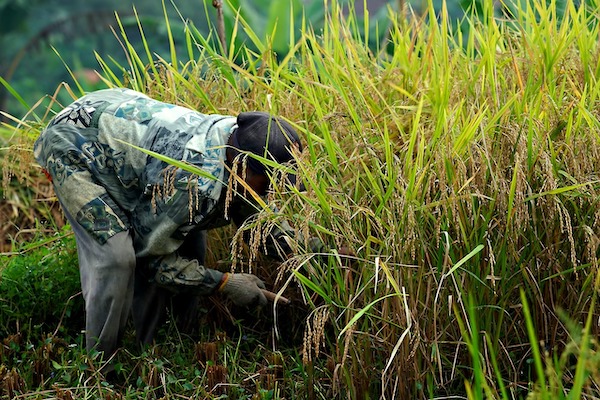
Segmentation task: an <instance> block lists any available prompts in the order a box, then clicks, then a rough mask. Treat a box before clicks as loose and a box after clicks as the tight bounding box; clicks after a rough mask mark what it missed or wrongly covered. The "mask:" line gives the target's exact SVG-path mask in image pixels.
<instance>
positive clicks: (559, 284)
mask: <svg viewBox="0 0 600 400" xmlns="http://www.w3.org/2000/svg"><path fill="white" fill-rule="evenodd" d="M329 4H330V5H331V6H332V10H331V12H330V13H328V14H327V15H326V18H325V24H324V28H323V30H322V31H318V32H315V31H314V30H312V29H311V27H310V26H309V25H307V24H306V23H304V24H302V25H301V26H300V29H301V32H302V34H301V36H300V39H299V40H298V41H297V42H296V43H295V44H294V46H292V47H290V49H289V52H288V54H283V55H282V54H278V55H277V56H276V55H275V54H273V52H272V50H273V48H272V41H271V40H270V39H269V37H268V36H267V37H264V38H263V37H260V36H259V35H257V34H255V31H253V29H252V27H251V26H250V25H249V24H247V23H246V22H245V21H244V20H243V18H241V17H240V18H239V20H238V25H237V30H243V31H244V34H245V36H246V37H248V38H250V40H252V41H253V46H254V47H255V48H256V49H258V51H254V50H250V49H249V48H247V47H244V46H243V45H237V44H235V43H236V41H235V37H232V38H229V40H230V43H233V44H232V45H231V48H230V51H229V52H228V53H227V55H223V54H222V53H221V51H220V50H221V49H220V48H218V47H216V46H213V45H211V43H214V42H213V41H212V40H211V38H207V37H203V36H202V35H201V34H200V33H199V32H198V31H197V30H196V29H194V27H193V26H192V25H188V26H187V28H186V38H187V41H186V51H187V55H188V57H187V59H185V60H182V59H181V57H179V56H177V55H176V54H177V53H176V52H175V51H174V49H173V51H172V52H171V54H170V55H156V54H153V53H152V51H151V49H150V48H148V46H146V47H145V48H142V49H136V48H134V47H133V46H131V45H129V41H128V39H127V37H126V35H125V33H124V30H122V31H121V34H122V36H121V41H122V43H123V44H124V48H125V49H126V51H127V53H128V55H129V60H130V64H129V65H125V66H121V65H114V63H111V62H110V60H107V59H105V58H103V57H102V56H101V55H98V61H99V65H100V69H101V70H100V72H99V73H100V75H101V76H102V78H103V79H104V81H105V83H106V84H107V85H108V86H122V85H124V86H129V87H133V88H135V89H137V90H141V91H144V92H146V93H148V94H149V95H151V96H155V97H158V98H160V99H163V100H166V101H172V102H176V103H178V104H182V105H186V106H188V107H192V108H194V109H197V110H199V111H200V112H206V113H213V112H217V113H221V114H232V115H234V114H237V113H238V112H240V111H245V110H254V109H258V110H266V111H270V112H273V113H275V114H279V115H282V116H284V117H285V118H287V119H288V120H289V121H290V122H291V123H293V124H294V126H295V127H296V128H297V130H298V131H299V132H300V133H301V136H302V137H303V139H304V141H305V144H306V150H305V152H304V153H303V154H301V155H299V156H298V167H297V168H298V172H299V175H300V176H301V178H302V180H303V182H304V183H305V185H306V187H307V191H306V192H302V193H300V192H298V191H297V190H293V189H290V190H286V189H278V188H279V186H278V185H274V188H275V189H274V190H273V192H272V193H271V194H270V195H269V200H270V202H271V203H274V204H275V205H276V206H277V208H278V209H279V210H280V212H279V213H278V214H273V213H272V212H270V211H269V209H265V210H262V211H261V212H260V218H259V221H258V223H255V224H252V225H249V226H247V227H246V229H249V230H251V231H252V233H253V234H254V235H258V236H260V232H261V231H262V229H263V228H265V227H268V226H269V225H270V224H273V223H278V221H280V220H282V219H286V220H288V221H289V222H291V223H292V225H294V226H296V227H297V229H298V231H299V232H302V233H303V237H310V236H318V237H319V238H320V239H321V240H322V241H323V242H324V243H326V244H327V248H328V249H329V250H328V251H326V252H324V253H323V254H308V253H305V252H302V251H301V250H300V252H299V254H298V255H297V256H295V257H294V258H292V259H290V260H288V261H287V262H285V263H283V264H281V265H274V264H273V263H272V262H269V261H268V260H263V259H261V258H258V259H257V261H256V262H255V265H253V266H252V268H254V269H253V270H254V271H257V273H258V274H259V275H261V276H263V277H265V278H266V279H267V281H268V282H269V284H271V285H274V286H275V287H276V288H277V289H278V290H280V292H281V293H283V294H285V295H286V296H287V297H290V298H292V299H293V300H294V301H295V303H296V306H294V307H295V308H293V309H292V310H293V312H291V313H290V312H289V311H284V310H282V309H281V308H282V307H281V306H277V307H275V308H274V309H273V310H271V313H272V315H271V316H272V317H273V319H272V321H270V322H272V323H273V325H274V327H275V328H274V330H273V332H272V334H271V332H270V333H269V334H265V332H260V331H258V332H256V331H255V333H254V334H255V338H256V340H258V341H261V342H260V344H259V345H258V346H257V347H255V348H260V347H261V346H262V347H264V348H265V349H270V351H272V355H273V357H274V358H273V360H274V359H275V358H277V360H278V361H277V362H274V361H273V360H270V361H269V362H272V363H271V364H269V367H268V368H271V369H267V370H268V371H270V372H268V373H270V374H271V373H272V375H273V376H278V378H275V377H271V378H265V379H266V381H268V380H269V379H271V381H269V382H271V383H272V382H274V381H273V379H274V380H275V381H277V388H276V389H273V388H274V386H270V389H269V390H271V391H270V392H268V395H269V396H272V397H271V398H284V397H285V398H297V397H299V398H323V399H329V398H387V399H393V398H397V399H403V398H436V397H445V396H462V397H467V398H470V399H480V398H506V399H512V398H523V397H526V396H531V397H534V398H543V399H555V398H582V397H585V398H599V397H600V388H599V386H598V385H599V384H600V375H599V373H598V362H599V361H600V359H599V355H598V334H599V333H600V328H599V326H600V325H599V323H598V321H599V318H600V315H599V312H598V307H597V295H598V290H599V289H600V278H599V277H598V273H597V268H598V259H597V257H598V244H599V243H600V240H599V239H598V228H597V225H598V222H599V221H600V210H599V208H598V190H599V183H600V181H599V177H598V171H599V170H600V168H599V167H600V165H599V160H600V158H599V154H598V153H599V150H598V149H599V148H600V146H599V144H600V136H599V135H598V128H599V127H600V122H599V118H600V114H599V112H598V103H599V95H600V86H599V85H598V84H597V80H598V76H599V73H600V63H599V59H598V55H599V54H600V52H599V50H600V49H599V47H598V40H597V38H598V33H599V32H598V15H600V14H599V12H600V9H599V8H598V4H595V3H594V4H592V3H589V4H587V3H586V5H583V6H577V7H576V6H575V5H574V4H573V3H571V2H568V3H566V6H565V7H564V13H562V11H561V17H560V18H558V17H557V15H558V13H557V9H556V7H557V6H556V2H554V1H551V2H537V1H536V2H526V3H523V5H522V6H521V7H520V8H519V7H517V6H515V7H517V8H516V9H515V11H514V14H515V20H514V21H509V22H507V21H503V20H500V19H497V18H496V17H495V16H494V10H493V9H492V8H491V7H489V9H486V8H485V7H484V8H483V14H482V15H479V18H478V19H465V22H464V23H466V24H469V25H470V26H469V29H468V30H467V31H466V32H467V33H466V36H463V33H462V31H453V30H452V29H451V28H450V23H449V21H448V15H447V13H446V12H445V10H442V12H441V13H439V14H436V13H435V11H434V8H433V6H432V5H431V4H430V5H429V14H428V15H427V16H426V17H427V18H425V17H424V18H422V19H419V18H413V19H410V20H404V19H402V17H401V16H399V15H396V14H394V13H393V12H391V14H390V16H389V33H388V35H386V37H387V38H389V41H388V42H386V43H381V44H380V46H379V47H378V50H377V51H374V50H373V49H372V48H371V47H369V44H368V39H365V38H364V37H362V36H361V35H359V34H358V32H359V31H360V29H359V27H358V26H357V18H356V17H355V16H354V15H353V14H350V15H349V16H344V14H343V13H342V10H341V7H339V5H338V4H337V3H336V2H329ZM432 21H433V22H432ZM365 23H366V22H365ZM366 28H368V27H366ZM366 28H365V27H364V26H363V27H362V31H363V32H364V31H368V29H366ZM140 31H141V32H142V34H143V27H142V26H141V24H140ZM235 32H236V29H233V34H234V35H235ZM173 46H174V45H173ZM240 60H241V61H240ZM42 114H43V113H42ZM273 180H277V176H274V177H273ZM226 233H228V232H226ZM222 234H223V232H217V233H215V235H214V236H213V241H214V243H215V244H218V245H220V246H221V247H222V248H221V249H218V248H216V249H215V251H216V252H219V251H221V252H222V253H221V254H227V253H228V251H229V249H230V247H229V246H230V245H229V241H228V240H226V239H223V237H222V236H220V235H222ZM240 236H241V235H237V238H235V239H234V241H233V243H234V245H233V247H234V250H235V251H234V252H235V253H236V255H237V256H239V257H240V258H241V259H244V260H254V256H253V255H252V254H251V252H252V250H253V248H243V249H240V247H239V246H238V245H237V244H236V243H238V239H239V238H240ZM343 246H347V247H350V248H351V249H352V250H353V252H354V254H355V255H354V256H345V255H340V254H339V252H338V251H337V249H340V248H341V247H343ZM215 247H217V246H215ZM217 259H218V256H217ZM213 261H214V262H216V260H213ZM241 268H246V264H244V266H242V267H241ZM281 312H284V313H287V314H286V315H287V316H288V317H289V318H288V319H287V320H285V322H282V319H281V315H280V314H279V313H281ZM284 324H285V325H286V326H287V327H288V328H289V326H288V325H287V324H291V325H292V326H295V327H296V329H297V330H302V331H303V332H302V335H301V337H300V339H297V340H295V341H292V342H293V343H294V345H292V346H291V347H289V346H290V340H288V339H289V337H286V335H289V334H290V330H289V329H285V327H284V326H283V325H284ZM262 328H265V326H264V325H263V326H262ZM242 329H243V328H242ZM267 329H268V328H267ZM240 337H243V335H242V336H240ZM240 343H241V342H240ZM231 345H232V342H231V341H227V340H226V341H225V344H223V345H218V346H217V347H218V348H219V349H220V350H219V351H221V352H220V353H218V354H219V355H218V356H217V358H215V351H214V349H212V347H210V346H209V348H211V349H212V350H210V351H208V350H207V347H206V346H201V347H199V348H198V349H197V352H199V353H198V354H200V355H197V357H198V358H199V359H201V360H204V361H202V363H203V364H202V365H204V369H203V370H200V369H199V375H197V376H194V372H189V371H188V372H185V374H183V370H179V371H180V373H182V374H183V375H185V376H186V377H188V378H186V379H187V380H185V379H184V381H185V382H183V381H180V380H178V379H177V378H176V377H177V371H178V370H177V368H178V367H177V363H176V362H175V361H174V359H170V358H169V357H171V356H172V357H175V355H177V356H180V357H191V356H190V355H189V354H188V355H182V354H180V353H178V352H175V353H176V354H173V353H172V354H169V353H168V352H166V353H165V352H164V350H163V353H161V355H160V356H159V357H158V360H163V361H162V364H161V363H160V362H158V364H157V361H156V360H157V359H153V360H154V361H152V362H150V361H148V360H147V359H144V358H143V357H142V360H141V361H140V363H141V364H140V368H142V369H143V370H144V371H145V372H144V374H145V375H144V374H141V375H140V376H142V375H143V376H147V377H148V378H144V379H146V380H143V382H140V383H139V385H137V388H138V389H140V390H142V389H141V388H146V389H143V390H152V388H153V387H160V390H159V389H157V390H159V391H160V393H161V394H162V395H169V394H172V395H174V392H173V391H174V390H179V391H180V393H183V394H182V395H184V396H188V397H190V398H191V397H194V396H209V395H216V394H217V392H211V390H212V388H214V387H216V386H215V385H216V383H215V382H216V381H219V379H216V380H215V378H214V375H212V376H213V378H209V376H208V375H203V374H208V371H209V369H208V365H211V366H213V367H216V366H220V367H223V368H225V369H222V368H212V369H211V371H213V372H212V373H213V374H215V373H216V374H217V375H218V374H221V375H219V376H220V377H221V378H220V381H223V382H226V383H227V384H230V385H232V386H233V387H235V388H236V389H235V390H238V391H237V392H235V395H238V396H243V395H248V393H249V391H248V390H246V389H247V388H246V389H245V388H244V385H243V383H244V382H246V383H247V382H248V381H247V379H249V378H250V377H252V376H256V375H254V374H255V373H256V371H257V370H259V371H263V372H264V371H266V370H264V369H262V370H261V369H260V367H259V366H258V365H257V362H256V361H250V364H244V356H248V357H251V355H250V353H252V352H251V351H250V352H248V350H247V349H246V350H244V352H239V351H237V350H236V349H240V348H242V347H243V346H242V345H234V346H233V347H231ZM219 346H221V347H219ZM227 346H230V347H227ZM294 346H298V348H299V349H300V350H297V348H295V347H294ZM228 349H229V350H228ZM232 349H233V350H232ZM219 351H217V352H219ZM227 351H233V354H234V357H233V358H234V359H235V360H236V364H235V366H233V365H232V364H227V365H225V364H224V362H223V361H221V360H222V358H218V357H224V354H226V352H227ZM208 353H210V354H212V355H210V356H208V355H207V354H208ZM279 354H282V358H279ZM275 355H277V356H275ZM211 357H212V359H211ZM207 360H208V361H211V362H210V363H208V362H207ZM254 360H255V359H254ZM165 361H166V362H167V364H168V365H167V364H165ZM152 365H155V366H157V367H156V368H155V369H152ZM277 365H284V366H285V367H284V368H283V369H284V371H285V372H284V373H283V375H277V374H278V372H277V373H276V372H273V371H276V370H277V371H278V369H277V368H279V367H276V366H277ZM165 368H166V369H165ZM228 368H233V369H228ZM151 371H155V372H151ZM223 371H227V372H226V373H224V372H223ZM291 371H293V372H291ZM8 372H9V371H8V370H7V372H5V373H6V374H8ZM153 374H154V375H153ZM260 374H261V372H259V375H260ZM6 376H8V375H6ZM160 376H162V377H163V378H162V380H161V379H159V378H158V377H160ZM169 376H173V377H174V378H173V379H171V380H169V379H168V377H169ZM269 376H270V375H269ZM299 377H300V379H299V380H298V378H299ZM210 379H213V380H212V381H210ZM277 379H279V380H277ZM209 381H210V382H212V383H211V384H210V385H212V386H211V388H208V393H206V392H203V391H202V390H204V389H202V390H201V389H200V388H204V387H205V386H206V385H208V383H207V382H209ZM266 381H265V380H263V381H262V382H263V383H264V382H266ZM186 384H189V385H188V386H185V385H186ZM82 385H83V384H82ZM259 386H260V385H259V384H257V385H255V386H254V389H252V390H255V392H254V395H255V396H257V398H261V397H258V396H262V395H265V396H266V395H267V393H266V392H264V391H261V390H260V387H259ZM57 387H59V388H60V387H62V386H60V385H58V386H57ZM186 388H187V389H186ZM16 390H21V391H23V390H24V389H23V388H22V385H21V386H18V387H17V389H16ZM57 390H58V389H57ZM61 390H63V389H61ZM81 390H83V389H81ZM85 390H90V389H89V388H86V389H85ZM157 393H158V392H157ZM228 393H229V394H230V395H232V396H233V395H234V392H228Z"/></svg>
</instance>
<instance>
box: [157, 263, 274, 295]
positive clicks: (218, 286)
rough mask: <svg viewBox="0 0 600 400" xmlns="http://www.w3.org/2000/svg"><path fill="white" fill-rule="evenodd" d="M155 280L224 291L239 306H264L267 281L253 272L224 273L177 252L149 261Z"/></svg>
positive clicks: (168, 285) (208, 292)
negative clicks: (265, 282)
mask: <svg viewBox="0 0 600 400" xmlns="http://www.w3.org/2000/svg"><path fill="white" fill-rule="evenodd" d="M148 266H149V267H150V270H151V271H153V273H154V276H153V279H154V282H156V283H157V284H158V285H160V286H162V287H165V288H167V289H170V290H173V291H176V292H178V291H191V292H194V293H196V294H198V295H204V296H207V295H211V294H214V293H222V294H223V295H225V296H226V297H227V298H229V299H230V300H231V301H232V302H233V303H234V304H236V305H238V306H245V307H253V306H264V305H265V304H266V303H267V299H266V297H265V295H264V294H263V292H262V289H264V288H265V285H264V283H263V282H262V281H261V280H260V279H259V278H257V277H256V276H254V275H251V274H233V273H229V272H226V273H223V272H220V271H217V270H214V269H210V268H206V267H205V266H203V265H201V264H200V263H199V262H198V261H197V260H194V259H186V258H183V257H181V256H180V255H179V254H177V253H172V254H169V255H167V256H164V257H157V258H152V259H151V260H149V261H148Z"/></svg>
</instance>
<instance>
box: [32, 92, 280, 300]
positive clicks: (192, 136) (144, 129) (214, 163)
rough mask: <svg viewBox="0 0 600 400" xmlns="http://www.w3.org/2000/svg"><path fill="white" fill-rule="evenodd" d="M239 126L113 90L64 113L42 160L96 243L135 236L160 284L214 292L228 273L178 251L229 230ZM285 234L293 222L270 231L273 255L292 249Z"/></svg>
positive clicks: (246, 210) (53, 125)
mask: <svg viewBox="0 0 600 400" xmlns="http://www.w3.org/2000/svg"><path fill="white" fill-rule="evenodd" d="M235 128H236V118H235V117H231V116H223V115H204V114H201V113H198V112H196V111H193V110H190V109H187V108H184V107H180V106H176V105H172V104H167V103H162V102H159V101H156V100H153V99H151V98H149V97H147V96H145V95H144V94H142V93H138V92H135V91H132V90H129V89H106V90H100V91H96V92H93V93H90V94H88V95H86V96H83V97H82V98H80V99H78V100H77V101H75V102H74V103H72V104H71V105H69V106H68V107H67V108H66V109H64V110H63V111H62V112H60V113H59V114H58V115H57V116H56V117H55V118H54V119H53V120H52V121H51V122H50V124H49V125H48V127H47V128H46V129H45V130H44V131H43V132H42V134H41V135H40V137H39V138H38V140H37V141H36V143H35V145H34V155H35V158H36V160H37V161H38V162H39V163H40V165H42V167H44V168H45V169H46V170H47V172H48V174H49V175H50V176H51V178H52V179H53V184H54V188H55V191H56V194H57V196H58V198H59V200H60V202H61V205H62V206H63V208H64V209H65V210H66V211H67V212H68V213H69V214H70V215H71V216H72V217H73V218H74V219H75V220H76V221H77V222H78V223H79V224H81V225H82V226H83V227H84V228H85V229H86V231H87V232H88V233H89V234H90V235H91V236H92V237H94V238H95V239H96V240H97V241H99V242H100V243H104V242H106V240H108V239H109V238H110V237H111V236H113V235H115V234H116V233H118V232H121V231H124V230H131V231H132V232H133V237H134V248H135V252H136V256H137V257H138V259H142V258H143V259H144V260H145V262H146V263H148V265H149V266H150V267H151V268H154V269H155V270H156V271H158V272H157V275H156V277H157V278H156V279H158V280H160V281H162V282H163V283H165V284H174V283H179V284H184V285H188V284H191V285H194V286H196V287H199V289H200V292H202V291H205V292H210V291H212V289H213V288H214V286H215V285H216V284H217V283H218V282H219V280H220V278H221V275H222V274H221V273H220V272H218V271H213V270H210V269H206V270H205V269H204V267H202V266H200V267H199V268H198V266H197V264H193V263H190V260H184V259H182V258H181V257H180V256H179V255H178V254H177V249H178V248H179V247H180V246H181V244H182V243H183V240H184V239H185V237H186V236H187V235H188V233H189V232H191V231H192V230H195V229H199V230H206V229H211V228H216V227H219V226H223V225H225V224H228V223H230V220H229V219H225V217H224V207H225V192H226V190H227V188H226V182H227V180H228V174H229V173H228V171H227V170H226V169H225V167H224V162H225V145H226V143H227V141H228V138H229V136H230V134H231V132H232V130H233V129H235ZM130 145H135V146H138V147H141V148H144V149H148V150H151V151H154V152H156V153H160V154H162V155H165V156H168V157H170V158H173V159H176V160H182V161H185V162H187V163H189V164H191V165H194V166H196V167H199V168H201V169H202V170H203V171H205V172H207V173H208V174H210V175H211V176H212V177H211V178H209V177H204V176H197V175H193V174H190V173H189V172H186V171H184V170H181V169H177V168H174V167H173V166H170V165H169V164H167V163H166V162H163V161H161V160H159V159H157V158H155V157H152V156H148V155H146V154H145V153H144V152H142V151H140V150H138V149H135V148H133V147H132V146H130ZM238 197H239V196H238ZM238 201H239V200H238ZM230 209H231V212H230V214H231V220H233V221H234V222H236V224H240V223H242V222H243V221H245V220H246V218H248V217H249V216H250V215H252V214H254V213H255V212H256V208H254V207H252V206H249V205H248V204H245V203H241V202H240V203H238V204H234V205H231V206H230ZM286 231H291V228H289V225H287V224H285V227H284V229H279V228H276V229H274V230H273V231H271V234H270V236H269V238H270V239H269V240H267V249H268V253H270V254H272V255H275V256H276V255H277V254H278V253H277V251H276V249H278V250H281V249H283V253H288V251H290V247H289V246H288V243H287V240H288V238H287V236H289V235H288V233H289V232H286ZM182 278H183V279H182Z"/></svg>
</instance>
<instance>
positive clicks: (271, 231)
mask: <svg viewBox="0 0 600 400" xmlns="http://www.w3.org/2000/svg"><path fill="white" fill-rule="evenodd" d="M271 208H272V209H273V211H274V212H275V213H277V212H278V211H279V210H278V209H277V208H276V207H271ZM255 215H256V207H255V206H253V205H251V204H247V203H245V204H237V205H236V207H234V208H233V209H232V212H231V218H232V219H233V222H234V223H235V224H236V226H238V227H239V226H242V225H243V224H244V223H245V222H246V221H249V220H250V219H251V218H253V217H254V216H255ZM261 238H263V239H264V240H261V244H260V246H259V249H262V252H263V253H264V254H265V255H267V256H269V257H273V258H276V259H278V260H280V261H285V260H287V259H288V258H290V257H291V256H292V255H294V254H297V253H298V252H299V250H304V251H306V252H309V253H322V252H324V251H325V244H324V243H323V242H322V241H321V239H319V238H318V237H314V236H313V237H309V238H305V237H304V235H303V234H302V233H301V232H300V231H299V230H297V229H294V228H293V227H292V226H291V225H290V224H289V222H288V221H287V220H281V221H279V222H278V223H277V224H273V225H271V226H269V227H267V228H266V229H265V231H264V232H262V235H261ZM250 240H251V235H250V230H246V231H245V232H244V241H245V242H246V243H248V244H249V245H250V246H252V244H251V243H250Z"/></svg>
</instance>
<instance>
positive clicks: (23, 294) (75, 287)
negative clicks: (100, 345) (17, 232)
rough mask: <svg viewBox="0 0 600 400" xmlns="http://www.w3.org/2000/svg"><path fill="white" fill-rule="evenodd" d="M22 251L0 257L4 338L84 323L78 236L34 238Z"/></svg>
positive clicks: (0, 334)
mask: <svg viewBox="0 0 600 400" xmlns="http://www.w3.org/2000/svg"><path fill="white" fill-rule="evenodd" d="M32 250H35V251H32ZM21 253H22V254H20V255H19V256H10V255H9V256H2V257H0V293H2V296H1V298H0V337H6V336H9V335H10V334H12V333H14V332H27V333H29V334H30V335H35V334H45V333H48V332H53V331H55V330H60V331H62V330H63V329H65V327H69V328H70V329H75V330H76V331H77V330H79V329H80V328H81V327H82V326H84V324H83V299H82V297H81V295H78V293H79V292H80V290H81V289H80V283H79V270H78V268H77V265H78V264H77V253H76V251H75V245H74V238H73V236H72V235H69V234H68V231H67V230H64V231H63V232H62V233H60V234H58V236H56V237H50V238H41V239H38V240H32V241H31V242H30V244H29V246H28V247H24V248H23V249H22V250H21Z"/></svg>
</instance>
